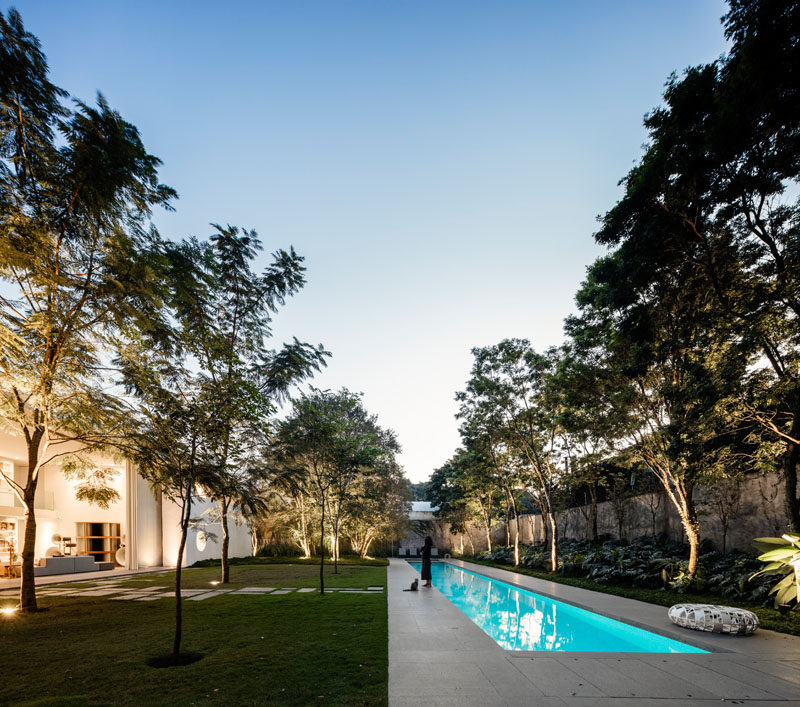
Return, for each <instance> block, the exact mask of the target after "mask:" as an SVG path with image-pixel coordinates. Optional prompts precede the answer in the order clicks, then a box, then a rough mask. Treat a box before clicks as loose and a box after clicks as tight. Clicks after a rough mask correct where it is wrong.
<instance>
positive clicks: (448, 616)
mask: <svg viewBox="0 0 800 707" xmlns="http://www.w3.org/2000/svg"><path fill="white" fill-rule="evenodd" d="M453 564H455V565H457V566H462V567H464V568H465V569H469V570H470V571H474V572H476V573H478V574H485V575H488V576H494V577H495V578H497V579H501V580H502V581H505V582H506V583H508V584H516V585H518V586H521V587H523V588H526V589H529V590H531V591H535V592H538V593H541V594H547V595H549V596H554V595H556V594H557V595H558V596H557V597H555V598H558V599H560V600H562V601H567V602H568V603H572V604H576V605H578V606H583V607H584V608H589V609H590V610H592V609H594V610H595V611H598V612H599V613H603V614H605V615H608V616H611V617H612V618H619V619H622V620H628V622H629V623H634V624H636V625H640V626H642V627H643V628H646V629H648V630H651V631H654V632H656V633H661V634H663V635H668V636H670V637H673V638H677V639H678V640H680V641H682V642H684V643H690V644H697V645H700V646H704V647H706V648H707V649H709V650H711V651H712V652H710V653H706V654H687V653H684V654H662V653H570V652H566V651H554V652H547V651H541V652H534V651H505V650H503V649H502V648H500V646H498V645H497V644H496V643H495V641H494V640H492V639H491V638H490V637H489V636H488V635H487V634H486V633H484V632H483V631H482V630H481V629H480V628H479V627H478V626H477V625H476V624H474V623H473V622H472V621H470V620H469V619H468V618H467V617H466V616H465V615H464V614H463V613H462V612H461V611H460V610H459V609H457V608H456V607H455V606H454V605H453V604H452V603H451V602H450V601H448V600H447V599H446V598H445V597H444V596H443V595H442V594H441V593H440V592H439V591H438V590H436V589H435V588H432V589H427V590H423V589H420V590H419V591H418V592H403V591H402V589H403V588H407V587H408V586H409V584H410V583H411V580H412V579H413V577H415V576H416V574H417V573H416V572H415V570H414V569H413V568H411V567H410V566H409V565H408V564H407V563H406V562H405V561H403V560H397V559H392V560H391V561H390V566H389V569H388V573H387V577H388V580H389V582H388V598H389V702H390V707H396V706H397V705H410V704H412V702H413V703H414V704H419V703H420V701H424V702H425V703H426V704H431V705H456V704H457V705H458V707H470V706H471V705H476V706H477V705H543V706H553V707H555V706H558V707H577V706H579V705H580V706H581V707H594V706H595V705H597V706H598V707H612V706H613V705H618V706H619V707H699V706H701V705H702V706H705V707H711V705H719V704H720V703H729V704H746V705H749V706H750V707H777V705H782V706H784V707H786V705H798V707H800V638H798V637H796V636H788V635H785V634H777V633H774V632H771V631H763V630H762V631H759V632H758V633H757V634H756V635H755V636H753V637H748V638H742V637H734V636H717V635H709V634H698V635H697V638H695V635H694V632H690V631H686V630H683V629H679V628H678V627H674V626H673V625H672V624H671V623H669V620H668V618H667V617H666V609H665V608H664V607H660V606H653V605H650V604H646V603H644V602H638V601H634V600H629V599H624V598H623V597H612V596H609V595H604V594H600V593H598V592H591V591H588V590H584V589H578V588H575V587H566V586H565V585H557V584H556V583H554V582H547V581H544V580H537V579H535V578H532V577H527V576H524V575H516V574H514V573H511V572H508V571H504V570H496V569H494V568H486V567H482V566H478V565H469V564H467V563H460V562H458V561H453ZM484 570H486V571H485V572H484ZM528 580H530V583H528ZM562 587H563V589H562ZM566 590H569V591H566Z"/></svg>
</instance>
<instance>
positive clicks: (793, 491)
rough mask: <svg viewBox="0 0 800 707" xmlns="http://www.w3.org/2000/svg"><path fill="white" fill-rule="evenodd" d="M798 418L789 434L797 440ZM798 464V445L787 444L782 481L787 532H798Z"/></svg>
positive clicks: (799, 530) (799, 460)
mask: <svg viewBox="0 0 800 707" xmlns="http://www.w3.org/2000/svg"><path fill="white" fill-rule="evenodd" d="M798 418H800V416H799V415H795V418H794V420H793V421H792V429H791V432H790V434H791V435H792V437H794V438H795V439H797V438H798V437H799V436H800V419H798ZM798 462H800V445H798V444H797V443H796V442H788V443H787V445H786V452H785V453H784V457H783V480H784V493H785V496H784V502H783V503H784V509H785V511H786V522H787V523H788V524H789V530H790V531H792V532H795V533H797V532H800V499H798V497H797V464H798Z"/></svg>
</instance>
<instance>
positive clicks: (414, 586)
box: [403, 577, 419, 592]
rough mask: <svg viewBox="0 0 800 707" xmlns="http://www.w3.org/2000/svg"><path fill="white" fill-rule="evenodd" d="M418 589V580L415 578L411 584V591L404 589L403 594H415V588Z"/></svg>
mask: <svg viewBox="0 0 800 707" xmlns="http://www.w3.org/2000/svg"><path fill="white" fill-rule="evenodd" d="M418 587H419V580H418V579H417V578H416V577H415V578H414V581H413V582H411V589H404V590H403V591H404V592H416V591H417V588H418Z"/></svg>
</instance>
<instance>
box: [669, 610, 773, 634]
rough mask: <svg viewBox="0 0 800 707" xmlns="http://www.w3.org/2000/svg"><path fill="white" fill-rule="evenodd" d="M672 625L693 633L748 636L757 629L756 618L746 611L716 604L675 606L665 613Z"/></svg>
mask: <svg viewBox="0 0 800 707" xmlns="http://www.w3.org/2000/svg"><path fill="white" fill-rule="evenodd" d="M667 615H668V616H669V620H670V621H672V623H674V624H677V625H678V626H682V627H683V628H691V629H694V630H695V631H710V632H712V633H732V634H735V635H737V636H749V635H750V634H752V633H755V631H756V629H757V628H758V616H756V615H755V614H754V613H753V612H752V611H747V610H746V609H737V608H735V607H733V606H717V605H716V604H675V605H674V606H671V607H670V609H669V611H668V612H667Z"/></svg>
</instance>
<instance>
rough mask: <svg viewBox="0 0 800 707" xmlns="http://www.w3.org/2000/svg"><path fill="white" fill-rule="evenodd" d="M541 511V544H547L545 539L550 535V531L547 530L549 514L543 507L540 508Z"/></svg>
mask: <svg viewBox="0 0 800 707" xmlns="http://www.w3.org/2000/svg"><path fill="white" fill-rule="evenodd" d="M540 510H541V512H542V534H543V535H544V537H543V538H542V545H547V540H548V538H549V537H550V533H549V531H548V526H549V525H550V514H549V513H548V512H547V511H546V510H544V508H540Z"/></svg>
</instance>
